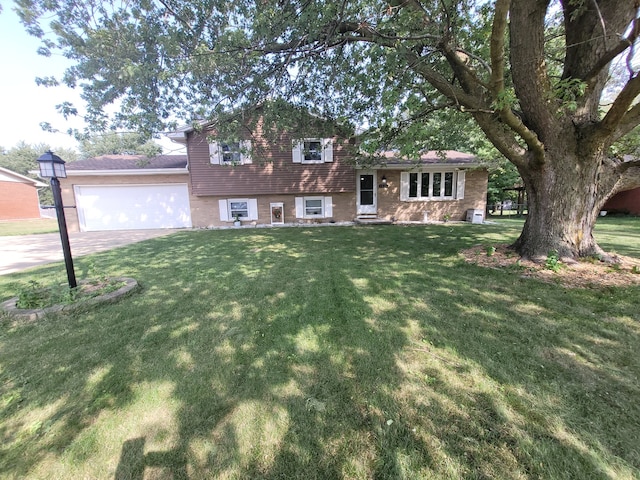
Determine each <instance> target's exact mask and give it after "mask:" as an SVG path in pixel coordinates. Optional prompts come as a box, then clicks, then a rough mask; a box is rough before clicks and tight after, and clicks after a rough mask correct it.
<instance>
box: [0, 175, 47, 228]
mask: <svg viewBox="0 0 640 480" xmlns="http://www.w3.org/2000/svg"><path fill="white" fill-rule="evenodd" d="M46 186H47V184H46V183H42V182H39V181H37V180H34V179H32V178H29V177H25V176H24V175H20V174H19V173H16V172H13V171H11V170H9V169H6V168H2V167H0V220H21V219H26V218H40V204H39V203H40V202H39V199H38V188H41V187H46ZM0 235H1V233H0Z"/></svg>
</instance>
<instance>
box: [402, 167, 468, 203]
mask: <svg viewBox="0 0 640 480" xmlns="http://www.w3.org/2000/svg"><path fill="white" fill-rule="evenodd" d="M464 182H465V172H464V170H461V171H452V170H449V171H434V172H415V173H414V172H401V173H400V200H401V201H411V200H453V199H463V198H464Z"/></svg>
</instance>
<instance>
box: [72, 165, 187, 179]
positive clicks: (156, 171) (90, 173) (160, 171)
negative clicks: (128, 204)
mask: <svg viewBox="0 0 640 480" xmlns="http://www.w3.org/2000/svg"><path fill="white" fill-rule="evenodd" d="M188 174H189V170H188V169H187V168H186V167H185V168H145V169H142V168H130V169H122V170H67V177H97V176H101V177H106V176H113V177H115V176H123V175H188Z"/></svg>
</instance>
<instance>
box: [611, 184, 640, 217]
mask: <svg viewBox="0 0 640 480" xmlns="http://www.w3.org/2000/svg"><path fill="white" fill-rule="evenodd" d="M602 210H605V211H607V212H611V213H630V214H631V215H640V188H633V189H631V190H625V191H624V192H618V193H616V194H615V195H614V196H613V197H611V198H610V199H609V200H607V203H605V205H604V207H602Z"/></svg>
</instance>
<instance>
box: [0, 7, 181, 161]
mask: <svg viewBox="0 0 640 480" xmlns="http://www.w3.org/2000/svg"><path fill="white" fill-rule="evenodd" d="M2 7H3V10H2V12H0V65H2V73H1V74H0V146H2V147H4V148H6V149H9V148H11V147H13V146H15V145H16V144H17V143H18V142H19V141H21V140H23V141H25V142H27V143H30V144H37V143H47V144H49V146H50V147H51V148H53V149H54V150H55V149H57V148H76V147H77V142H76V141H75V139H74V138H73V137H71V136H69V135H68V134H66V133H64V132H66V130H67V129H69V128H78V129H82V128H83V127H84V123H83V121H82V120H81V119H79V118H74V119H69V120H65V119H64V117H63V116H62V115H60V114H58V112H57V111H56V108H55V106H56V105H58V104H60V103H62V102H64V101H70V102H72V103H73V104H74V105H75V106H76V108H78V109H79V110H82V105H83V104H82V101H81V99H80V95H79V93H80V92H79V91H78V90H74V89H70V88H67V87H64V86H59V87H49V88H45V87H41V86H38V85H36V82H35V78H36V77H45V76H55V77H56V78H60V77H61V76H62V73H63V72H64V70H65V68H66V67H68V66H69V65H70V62H69V61H68V60H67V59H66V58H64V57H63V56H61V55H52V56H51V57H43V56H41V55H38V54H37V52H36V51H37V49H38V47H39V46H40V40H39V39H37V38H35V37H32V36H30V35H29V34H28V33H27V32H26V31H25V29H24V27H23V26H22V24H21V23H20V20H19V18H18V16H17V15H16V13H15V12H14V11H13V2H2ZM40 122H49V123H51V124H52V126H53V127H54V128H57V129H58V130H60V133H48V132H44V131H42V129H41V128H40ZM159 143H160V144H161V145H162V146H163V149H164V151H165V153H183V152H182V151H181V150H180V146H179V145H177V144H175V143H172V142H171V141H169V140H166V139H165V140H164V141H160V142H159Z"/></svg>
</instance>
